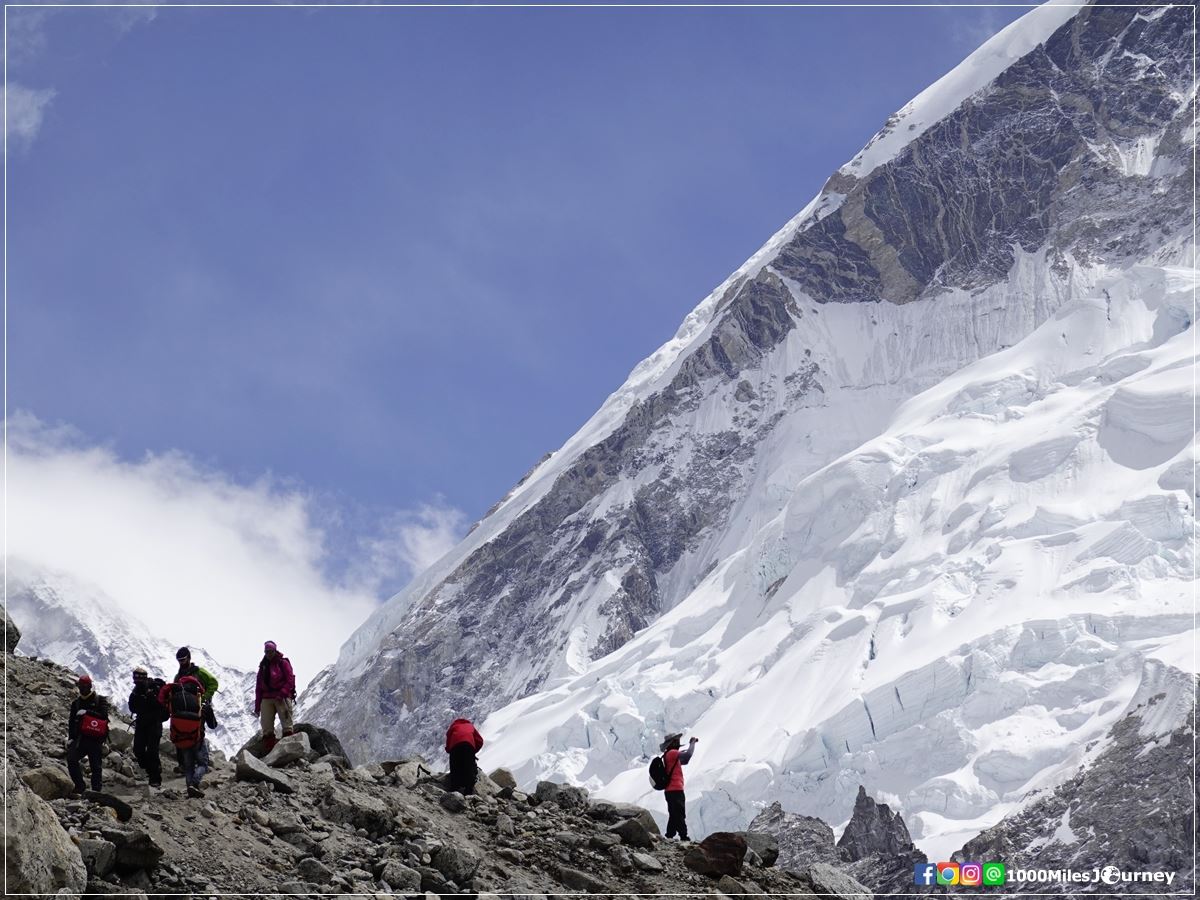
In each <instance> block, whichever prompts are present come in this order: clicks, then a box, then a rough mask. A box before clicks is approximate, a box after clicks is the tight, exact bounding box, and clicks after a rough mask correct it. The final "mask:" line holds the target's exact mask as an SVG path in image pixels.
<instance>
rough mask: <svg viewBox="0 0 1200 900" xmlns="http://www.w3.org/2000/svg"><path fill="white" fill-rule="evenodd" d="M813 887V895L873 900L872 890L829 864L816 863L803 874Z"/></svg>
mask: <svg viewBox="0 0 1200 900" xmlns="http://www.w3.org/2000/svg"><path fill="white" fill-rule="evenodd" d="M801 878H802V879H803V880H806V881H808V882H809V883H810V884H811V885H812V889H813V893H815V894H820V895H822V896H826V897H837V898H840V900H871V898H872V897H873V896H874V894H873V893H872V891H871V889H870V888H868V887H865V886H864V885H862V884H859V883H858V882H857V881H855V880H854V879H853V878H851V877H850V876H849V875H847V874H846V873H845V872H843V871H842V870H840V869H837V868H835V867H833V866H831V865H829V864H828V863H816V864H814V865H812V866H809V868H808V871H807V872H804V873H802V874H801Z"/></svg>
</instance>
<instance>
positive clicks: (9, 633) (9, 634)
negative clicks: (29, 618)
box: [4, 607, 21, 653]
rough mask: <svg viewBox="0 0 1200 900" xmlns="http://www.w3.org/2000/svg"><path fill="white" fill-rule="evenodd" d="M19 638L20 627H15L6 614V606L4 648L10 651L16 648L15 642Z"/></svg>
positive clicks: (6, 612)
mask: <svg viewBox="0 0 1200 900" xmlns="http://www.w3.org/2000/svg"><path fill="white" fill-rule="evenodd" d="M19 640H21V629H20V628H18V627H17V623H16V622H14V621H13V620H12V619H11V618H9V615H8V607H5V608H4V649H5V650H7V651H8V652H9V653H12V652H13V651H14V650H16V649H17V642H18V641H19Z"/></svg>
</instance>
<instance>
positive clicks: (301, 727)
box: [293, 722, 351, 766]
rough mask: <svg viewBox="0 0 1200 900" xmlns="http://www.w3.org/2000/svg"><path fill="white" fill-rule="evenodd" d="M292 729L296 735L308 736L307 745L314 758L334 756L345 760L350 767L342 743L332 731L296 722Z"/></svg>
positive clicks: (348, 758)
mask: <svg viewBox="0 0 1200 900" xmlns="http://www.w3.org/2000/svg"><path fill="white" fill-rule="evenodd" d="M293 727H294V728H295V730H296V731H297V732H298V733H301V734H306V735H308V744H309V746H310V747H312V749H313V754H314V755H315V756H317V757H322V756H336V757H339V758H340V759H343V760H345V763H346V765H347V766H349V765H351V763H350V757H349V756H348V755H347V754H346V751H345V749H344V748H343V747H342V742H341V741H339V740H338V737H337V735H336V734H334V733H333V732H332V731H328V730H326V729H324V728H321V727H319V726H317V725H309V724H308V723H307V722H297V723H296V724H295V726H293Z"/></svg>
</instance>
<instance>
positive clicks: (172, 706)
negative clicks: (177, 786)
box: [158, 675, 212, 797]
mask: <svg viewBox="0 0 1200 900" xmlns="http://www.w3.org/2000/svg"><path fill="white" fill-rule="evenodd" d="M158 702H159V704H160V705H162V706H164V707H166V708H167V711H168V713H169V715H170V722H171V743H172V744H174V745H175V758H176V759H178V760H179V768H180V769H182V770H183V780H184V782H185V783H186V784H187V795H188V796H189V797H203V796H204V791H202V790H201V789H200V779H202V778H203V777H204V773H205V772H207V771H208V770H209V769H211V768H212V759H211V757H210V756H209V755H208V741H207V740H206V739H205V737H204V713H203V709H204V707H205V703H204V685H202V684H201V683H200V680H199V679H198V678H196V677H195V676H194V675H184V676H182V677H181V678H179V679H178V680H177V681H174V682H172V683H171V684H165V685H163V686H162V689H161V690H160V691H159V692H158Z"/></svg>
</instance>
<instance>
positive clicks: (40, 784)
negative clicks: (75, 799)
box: [21, 766, 75, 800]
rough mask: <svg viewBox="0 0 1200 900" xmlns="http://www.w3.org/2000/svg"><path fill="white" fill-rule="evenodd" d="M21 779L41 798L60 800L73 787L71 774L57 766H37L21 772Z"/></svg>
mask: <svg viewBox="0 0 1200 900" xmlns="http://www.w3.org/2000/svg"><path fill="white" fill-rule="evenodd" d="M21 780H22V781H24V782H25V784H27V785H28V786H29V789H30V790H31V791H33V792H34V793H35V794H37V795H38V796H39V797H41V798H42V799H43V800H61V799H62V798H63V797H66V796H68V795H69V794H70V793H71V791H73V790H74V789H75V785H74V784H73V783H72V782H71V776H70V775H68V774H67V773H66V772H64V771H63V770H62V769H60V768H59V767H58V766H38V767H37V768H36V769H30V770H29V771H28V772H23V773H22V774H21Z"/></svg>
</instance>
